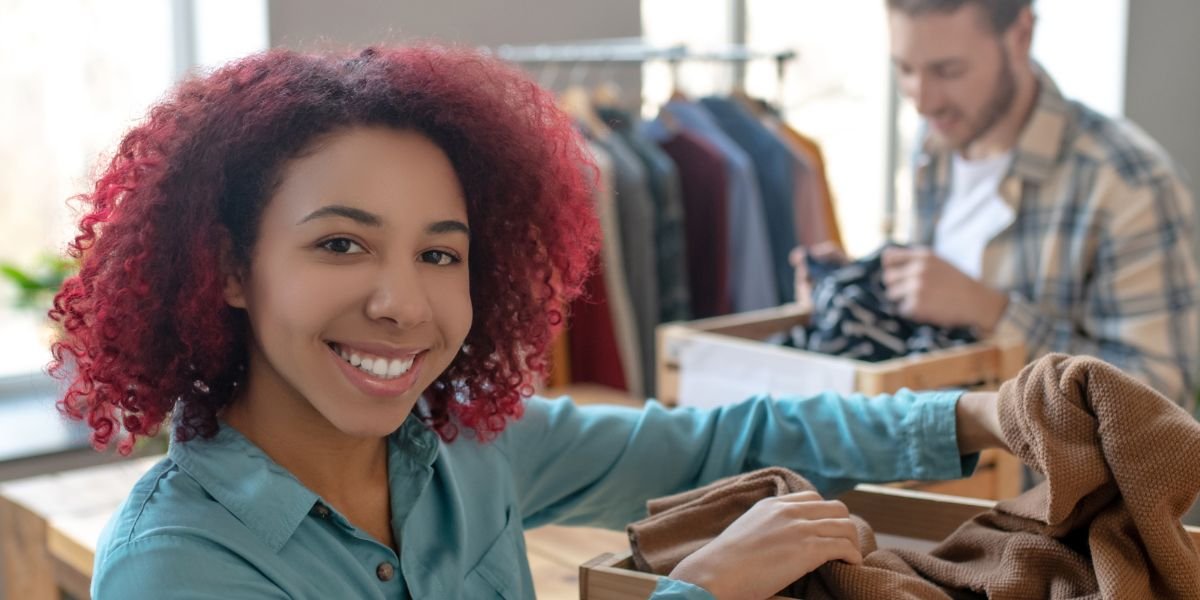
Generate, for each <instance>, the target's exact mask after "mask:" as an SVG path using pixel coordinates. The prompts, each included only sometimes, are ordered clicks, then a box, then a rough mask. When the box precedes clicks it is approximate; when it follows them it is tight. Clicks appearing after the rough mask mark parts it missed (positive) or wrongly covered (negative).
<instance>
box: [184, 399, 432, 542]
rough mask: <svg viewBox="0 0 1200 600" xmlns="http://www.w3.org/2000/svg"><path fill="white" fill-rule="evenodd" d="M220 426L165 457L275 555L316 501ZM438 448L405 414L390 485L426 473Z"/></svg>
mask: <svg viewBox="0 0 1200 600" xmlns="http://www.w3.org/2000/svg"><path fill="white" fill-rule="evenodd" d="M219 425H220V427H219V429H218V430H217V434H216V435H215V436H213V437H212V438H209V439H200V438H196V439H193V440H190V441H187V442H182V443H172V444H171V447H170V449H169V450H168V451H167V457H168V458H170V459H171V460H172V461H173V462H175V464H177V465H179V468H180V469H182V470H183V471H185V472H186V473H187V474H188V475H190V476H191V477H192V478H193V479H195V480H196V482H197V483H199V484H200V486H201V487H203V488H204V491H206V492H207V493H208V494H209V495H210V496H212V497H213V499H215V500H216V501H217V502H219V503H220V504H221V505H222V506H224V507H225V508H226V509H227V510H229V512H231V513H233V515H234V516H235V517H236V518H237V519H238V520H239V521H241V522H242V524H243V525H245V526H246V527H247V528H248V529H250V530H251V531H252V532H254V533H255V534H256V535H258V536H259V537H261V538H262V539H263V540H264V542H266V544H267V545H268V546H269V547H270V548H271V549H272V551H273V552H278V551H279V550H280V549H281V548H283V545H284V544H286V543H287V541H288V540H289V539H291V537H292V534H294V533H295V532H296V528H297V527H299V526H300V523H301V522H303V521H304V518H305V517H306V516H307V515H308V514H309V512H310V511H311V510H312V509H313V507H314V505H315V504H316V502H317V501H318V500H319V499H320V497H319V496H318V495H317V494H316V493H315V492H313V491H312V490H310V489H308V488H307V487H305V486H304V484H303V483H300V480H298V479H296V477H295V476H294V475H292V474H291V473H290V472H289V471H287V470H286V469H284V468H283V467H282V466H280V465H279V464H278V463H276V462H275V461H274V460H272V459H271V458H270V457H269V456H267V455H266V453H265V452H263V451H262V449H261V448H259V447H258V446H256V445H255V444H254V443H253V442H251V441H250V440H249V439H247V438H246V437H245V436H243V435H242V434H241V433H240V432H238V431H237V430H236V429H234V428H232V427H230V426H229V425H227V424H225V423H224V422H223V421H222V422H219ZM439 448H440V440H439V439H438V437H437V434H436V433H434V432H433V431H432V430H430V429H429V428H428V427H427V426H426V425H425V424H424V423H422V422H421V421H420V419H419V418H417V416H416V415H409V417H408V418H407V419H406V420H405V421H404V423H403V424H402V425H401V426H400V427H399V428H398V429H397V430H396V431H395V432H394V433H392V434H391V435H390V436H388V452H389V462H388V477H389V480H390V484H391V487H392V488H393V489H395V487H396V486H395V479H396V478H397V477H398V476H403V474H408V473H411V472H413V471H414V467H418V468H420V470H426V471H427V470H428V469H429V467H431V466H432V465H433V462H434V460H435V459H436V458H437V456H438V450H439Z"/></svg>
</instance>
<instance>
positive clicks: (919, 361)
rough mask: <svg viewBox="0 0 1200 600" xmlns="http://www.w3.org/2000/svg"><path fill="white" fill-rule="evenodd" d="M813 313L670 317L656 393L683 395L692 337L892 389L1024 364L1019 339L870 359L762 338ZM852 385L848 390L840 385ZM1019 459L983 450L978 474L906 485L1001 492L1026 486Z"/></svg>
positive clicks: (995, 381)
mask: <svg viewBox="0 0 1200 600" xmlns="http://www.w3.org/2000/svg"><path fill="white" fill-rule="evenodd" d="M808 316H809V313H808V311H807V310H806V309H804V308H802V307H800V306H798V305H785V306H780V307H777V308H769V309H764V310H757V311H752V312H745V313H738V314H733V315H725V316H720V317H712V318H708V319H699V320H695V321H685V322H676V323H665V324H663V325H660V326H659V327H658V330H657V336H658V354H657V356H658V363H657V372H658V378H657V382H658V384H657V385H658V389H657V398H658V399H659V401H661V402H663V403H664V404H668V405H675V404H677V403H678V402H677V401H678V393H679V387H680V377H681V366H680V360H679V357H680V354H681V352H683V351H684V349H685V348H686V347H687V346H688V345H689V344H719V345H722V346H727V347H737V348H744V349H745V350H746V351H747V352H746V354H747V360H755V358H754V357H761V356H764V355H769V356H771V357H776V356H777V357H782V358H785V359H786V360H787V361H788V362H790V363H794V364H796V365H807V366H809V367H811V366H813V365H814V364H818V363H819V364H822V365H830V364H835V365H836V366H838V367H839V368H843V367H846V368H852V369H853V372H854V385H853V390H854V391H856V392H861V393H864V394H867V395H874V394H883V393H892V392H895V391H897V390H899V389H901V388H909V389H912V390H934V389H944V388H970V389H993V390H994V389H997V388H998V387H999V386H1000V384H1001V383H1003V382H1004V381H1005V380H1007V379H1010V378H1012V377H1015V376H1016V375H1017V374H1018V373H1020V371H1021V368H1022V367H1024V365H1025V348H1024V346H1023V345H1022V344H1021V343H1020V342H1012V341H994V340H985V341H980V342H977V343H974V344H968V345H964V346H960V347H956V348H951V349H946V350H938V351H935V352H930V353H927V354H917V355H910V356H905V357H902V358H896V359H892V360H887V361H882V362H876V363H872V362H866V361H860V360H854V359H849V358H841V357H835V356H828V355H825V354H818V353H815V352H809V351H806V350H798V349H795V348H787V347H783V346H775V345H769V344H765V343H763V341H762V340H765V339H767V338H769V337H771V336H775V335H778V334H780V333H785V332H787V331H789V330H790V329H791V328H792V327H793V326H796V325H802V324H805V323H807V321H808ZM841 391H847V390H841ZM1021 470H1022V467H1021V463H1020V461H1019V460H1017V459H1016V458H1015V457H1013V456H1012V455H1010V454H1008V453H1007V452H1002V451H999V450H989V451H986V452H984V453H983V454H982V456H981V457H980V461H979V466H978V468H977V469H976V472H975V474H974V475H973V476H972V477H970V478H969V479H963V480H957V481H947V482H931V483H925V482H906V483H902V484H896V485H897V486H900V487H906V488H913V489H921V490H925V491H930V492H938V493H944V494H954V495H961V496H971V497H975V498H984V499H992V500H998V499H1003V498H1011V497H1014V496H1016V495H1017V494H1018V493H1020V491H1021Z"/></svg>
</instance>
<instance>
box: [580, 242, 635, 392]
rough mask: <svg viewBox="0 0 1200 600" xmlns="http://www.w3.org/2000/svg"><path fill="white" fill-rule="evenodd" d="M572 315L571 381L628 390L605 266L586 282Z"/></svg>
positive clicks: (598, 269)
mask: <svg viewBox="0 0 1200 600" xmlns="http://www.w3.org/2000/svg"><path fill="white" fill-rule="evenodd" d="M569 314H570V315H571V317H570V326H569V327H570V332H571V334H570V336H569V337H568V344H569V348H570V355H571V357H570V358H571V360H570V362H571V381H572V382H575V383H583V382H589V383H599V384H602V385H606V386H609V387H612V388H616V389H619V390H627V389H629V388H628V386H627V385H626V383H625V372H624V370H623V369H622V368H621V357H620V349H619V346H618V345H617V338H616V336H615V335H614V331H615V329H614V325H613V320H612V314H611V312H610V309H609V305H608V291H607V289H606V288H605V285H604V266H603V265H601V266H600V267H599V268H597V269H596V271H595V272H594V273H592V275H591V277H589V278H588V279H587V281H586V282H584V284H583V295H582V296H580V297H579V298H577V299H575V300H574V301H572V302H571V309H570V313H569Z"/></svg>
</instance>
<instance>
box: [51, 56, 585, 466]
mask: <svg viewBox="0 0 1200 600" xmlns="http://www.w3.org/2000/svg"><path fill="white" fill-rule="evenodd" d="M352 126H384V127H391V128H395V129H401V130H409V131H416V132H419V133H421V134H423V135H425V136H427V137H428V138H429V139H431V140H432V141H433V142H434V143H436V144H437V145H438V146H439V147H440V148H441V149H442V150H443V151H444V152H445V153H446V155H447V156H448V157H449V159H450V161H451V163H452V164H453V165H454V168H455V171H456V173H457V174H458V178H459V180H460V182H461V185H462V187H463V190H464V193H465V195H466V200H467V213H468V218H469V220H470V223H471V265H470V282H471V296H472V300H473V304H474V325H473V326H472V328H471V331H470V333H469V334H468V336H467V339H466V344H465V348H464V352H461V353H459V354H458V356H457V357H456V358H455V360H454V362H453V363H451V365H450V366H449V367H448V368H447V370H446V371H445V372H444V373H442V375H441V376H440V377H439V378H438V379H437V380H436V381H435V382H434V384H433V385H432V386H431V387H430V388H429V389H428V390H426V394H425V398H426V402H425V408H424V409H423V411H422V412H421V416H422V418H423V419H424V420H425V421H426V423H427V424H428V425H429V426H431V427H432V428H433V429H434V430H435V431H437V433H438V434H439V435H440V436H441V437H442V438H443V439H445V440H447V441H449V440H452V439H454V438H455V436H456V435H457V433H458V426H459V425H462V426H465V427H468V428H470V429H472V430H474V431H475V432H476V433H477V435H478V436H479V437H481V438H484V439H486V438H488V437H490V436H493V435H494V434H495V433H497V432H499V431H501V430H503V428H504V426H505V424H506V422H507V420H508V418H509V417H517V416H519V415H520V413H521V401H522V398H523V397H526V396H528V395H530V394H532V393H533V390H532V382H533V381H534V380H535V377H537V376H544V375H545V374H546V372H547V369H548V361H547V352H548V348H549V346H550V344H551V342H552V340H553V337H554V335H555V334H556V332H557V330H558V328H560V327H561V324H562V322H563V319H564V315H563V314H562V309H563V307H564V306H566V303H567V302H569V301H570V299H571V298H573V297H575V296H576V295H578V294H579V293H580V290H581V287H582V284H583V281H584V279H585V277H586V275H587V273H588V271H589V269H590V268H591V267H592V259H593V257H594V255H595V253H596V251H597V249H598V246H599V227H598V224H597V221H596V217H595V214H594V209H593V205H592V201H591V185H590V183H591V182H590V180H589V175H590V174H594V172H595V170H594V167H592V166H591V161H590V158H589V156H588V155H587V154H586V151H585V149H584V147H583V145H582V144H581V141H580V140H579V138H578V135H577V133H576V132H575V130H574V128H573V126H572V123H571V121H570V120H569V118H568V117H566V116H565V115H564V114H563V113H561V112H560V111H559V110H558V108H557V107H556V105H555V103H554V100H553V98H552V97H551V96H550V95H549V94H547V93H546V92H544V91H543V90H541V89H539V88H538V87H537V86H536V85H534V84H533V83H532V82H531V81H529V80H528V79H527V78H526V77H524V76H522V75H521V74H520V73H519V72H518V71H517V70H515V69H514V68H512V67H510V66H507V65H505V64H502V63H500V62H498V61H496V60H494V59H491V58H489V57H487V56H486V55H482V54H480V53H478V52H476V51H472V50H466V49H455V48H447V47H439V46H434V45H420V46H412V47H405V48H395V49H382V48H368V49H367V50H364V51H362V52H361V53H358V54H356V55H344V56H342V55H307V54H300V53H296V52H291V51H282V50H276V51H270V52H266V53H263V54H258V55H254V56H250V57H248V58H245V59H242V60H239V61H236V62H234V63H231V64H229V65H227V66H225V67H223V68H221V69H219V70H217V71H216V72H214V73H212V74H210V75H207V76H201V77H195V78H192V79H189V80H186V81H184V82H182V83H181V84H180V85H178V86H177V87H176V88H175V89H174V90H173V92H172V93H170V94H169V95H168V97H167V98H166V99H165V100H163V101H162V102H160V103H159V104H157V105H156V106H154V107H153V108H152V109H151V110H150V113H149V116H148V118H147V119H146V120H145V121H144V122H143V123H142V124H140V125H138V126H136V127H134V128H133V129H132V130H131V131H129V132H128V133H127V134H126V135H125V137H124V139H123V140H122V141H121V143H120V146H119V147H118V149H117V152H116V154H115V156H114V157H113V158H112V160H111V162H109V163H108V165H107V167H106V168H105V169H104V171H103V172H102V173H101V174H100V176H99V177H98V179H97V181H96V183H95V187H94V189H93V190H92V191H91V192H90V193H89V194H86V195H84V196H82V197H81V198H82V200H83V202H84V205H85V210H84V214H83V216H82V218H81V220H80V223H79V229H80V233H79V235H77V236H76V237H75V239H74V241H73V242H72V243H71V246H70V253H71V254H72V255H73V256H74V257H76V258H78V259H79V260H80V266H81V268H80V271H79V274H78V275H77V276H75V277H73V278H71V279H69V280H68V281H67V282H66V283H65V284H64V286H63V288H62V290H61V292H60V293H59V294H58V296H57V297H56V298H55V301H54V308H53V309H52V310H51V311H50V316H51V318H53V319H54V320H56V321H58V322H59V323H60V324H61V327H62V330H63V336H62V338H61V339H60V340H59V341H57V342H56V343H55V344H54V346H53V353H54V360H53V362H52V363H51V365H50V371H51V373H52V374H54V375H55V376H57V377H60V378H65V379H69V381H70V387H69V388H68V391H67V392H66V393H65V395H64V397H63V398H62V399H61V400H60V401H59V403H58V405H59V409H60V410H62V411H63V412H64V413H65V414H66V415H68V416H70V417H73V418H76V419H86V421H87V423H88V424H89V425H90V426H91V428H92V430H93V432H92V443H93V445H94V446H96V447H97V448H98V449H100V448H104V447H107V446H108V445H109V443H110V442H112V441H113V440H114V437H116V438H117V441H118V450H120V451H121V452H123V453H127V452H129V451H130V449H131V448H132V446H133V442H134V441H135V440H136V439H137V438H138V437H139V436H146V435H154V434H155V433H156V432H157V431H158V430H159V428H160V426H161V425H162V424H163V423H164V422H165V421H166V420H167V418H168V416H172V417H173V422H174V430H175V437H176V439H177V440H180V441H185V440H188V439H192V438H194V437H196V436H200V437H210V436H212V435H213V434H215V433H216V431H217V413H218V411H219V410H220V409H221V408H222V407H223V406H225V405H226V404H228V402H229V401H230V399H231V398H232V397H233V392H234V391H235V389H236V387H237V385H238V383H239V379H240V378H241V377H243V376H244V372H245V366H244V364H245V361H246V357H247V346H248V335H249V325H248V322H247V320H246V316H245V313H244V312H243V311H241V310H238V309H233V308H231V307H229V306H228V305H227V304H226V303H225V301H224V298H223V295H222V287H223V279H224V278H223V276H222V268H221V261H220V251H219V248H220V247H221V244H222V239H223V238H225V237H226V236H227V238H228V239H230V240H232V242H233V248H232V250H233V252H232V254H233V258H234V260H235V261H236V262H237V263H238V266H240V267H243V268H248V265H249V257H250V255H251V250H252V248H253V246H254V243H255V238H256V234H257V228H258V221H259V218H260V216H261V214H262V211H263V208H264V205H265V203H266V201H267V199H268V198H269V197H270V196H271V194H272V191H273V189H274V187H275V186H276V185H277V184H278V178H279V176H280V172H281V168H282V166H283V165H284V164H285V162H287V161H288V160H289V159H292V158H294V157H297V156H299V155H301V154H302V153H304V152H305V151H306V150H307V149H309V148H310V147H312V145H313V144H314V143H315V142H316V141H318V139H319V138H321V137H322V136H326V135H328V134H330V133H333V132H336V131H339V130H343V129H345V128H348V127H352ZM122 430H124V432H125V434H122Z"/></svg>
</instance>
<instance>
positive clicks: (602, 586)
mask: <svg viewBox="0 0 1200 600" xmlns="http://www.w3.org/2000/svg"><path fill="white" fill-rule="evenodd" d="M840 500H841V501H842V502H845V503H846V506H848V507H849V508H850V512H851V513H853V514H855V515H858V516H859V517H862V518H863V519H865V520H866V521H867V522H868V523H870V524H871V527H872V528H873V529H874V530H875V535H876V538H877V541H878V543H879V546H880V547H881V548H911V549H914V550H920V551H927V550H930V549H932V548H933V547H934V546H935V545H936V544H937V543H938V542H940V541H941V540H943V539H944V538H946V537H947V536H949V535H950V534H951V533H953V532H954V530H956V529H958V527H959V525H961V524H962V523H964V522H966V521H968V520H970V519H971V518H972V517H974V516H975V515H977V514H979V513H982V512H986V511H987V510H988V509H990V508H991V507H992V505H993V504H994V502H992V501H988V500H978V499H974V498H961V497H956V496H947V495H944V494H933V493H929V492H920V491H913V490H901V489H895V488H889V487H883V486H875V485H860V486H858V488H857V489H855V490H854V491H851V492H848V493H846V494H844V495H843V496H842V497H841V498H840ZM1185 529H1186V530H1187V533H1188V535H1189V536H1191V538H1192V543H1193V544H1196V545H1197V546H1198V547H1200V527H1185ZM658 579H659V576H658V575H653V574H650V573H643V572H640V571H636V570H634V567H633V559H632V558H631V557H630V555H629V553H628V552H626V553H624V554H611V553H609V554H601V555H599V556H597V557H596V558H593V559H592V560H590V561H588V562H587V563H584V564H583V565H582V566H581V567H579V597H580V599H581V600H645V599H646V598H649V597H650V593H651V592H653V591H654V587H655V585H657V583H658ZM775 598H776V599H782V598H785V596H776V597H775Z"/></svg>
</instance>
